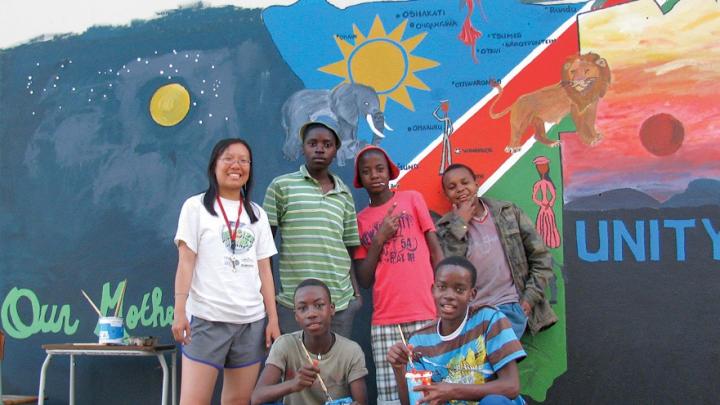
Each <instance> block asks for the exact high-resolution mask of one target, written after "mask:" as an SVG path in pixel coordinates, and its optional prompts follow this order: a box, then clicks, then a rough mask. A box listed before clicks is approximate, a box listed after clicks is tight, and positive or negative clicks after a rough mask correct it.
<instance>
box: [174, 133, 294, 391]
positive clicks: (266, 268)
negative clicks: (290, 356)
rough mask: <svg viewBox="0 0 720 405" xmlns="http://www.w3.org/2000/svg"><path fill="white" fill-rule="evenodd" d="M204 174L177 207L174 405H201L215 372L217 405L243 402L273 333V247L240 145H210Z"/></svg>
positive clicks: (276, 332)
mask: <svg viewBox="0 0 720 405" xmlns="http://www.w3.org/2000/svg"><path fill="white" fill-rule="evenodd" d="M207 176H208V183H209V184H208V188H207V190H206V191H205V192H204V193H202V194H198V195H195V196H192V197H190V198H188V199H187V200H186V201H185V203H184V204H183V207H182V210H181V212H180V219H179V221H178V228H177V233H176V235H175V244H176V245H177V247H178V256H179V258H178V266H177V273H176V276H175V319H174V322H173V326H172V332H173V336H174V337H175V340H176V341H177V342H178V343H180V344H182V353H183V358H182V380H181V381H182V385H181V390H180V403H181V404H209V403H210V401H211V400H212V394H213V390H214V387H215V382H216V380H217V376H218V373H219V371H220V370H222V371H223V389H222V402H223V403H233V404H235V403H238V404H249V403H250V395H251V393H252V390H253V387H254V386H255V381H256V380H257V376H258V372H259V370H260V362H261V361H262V359H263V358H264V357H265V353H266V350H267V349H268V348H269V347H270V345H271V344H272V342H273V340H275V338H277V337H278V336H280V328H279V326H278V319H277V311H276V308H275V287H274V285H273V279H272V272H271V267H270V257H271V256H272V255H274V254H276V253H277V251H276V249H275V243H274V242H273V237H272V232H271V230H270V224H269V222H268V218H267V214H266V213H265V211H263V209H262V208H261V207H260V206H259V205H257V204H255V203H253V202H252V201H250V189H251V186H252V151H251V149H250V146H249V145H248V144H247V142H245V141H244V140H242V139H238V138H235V139H224V140H221V141H220V142H218V143H217V144H216V145H215V147H214V148H213V151H212V154H211V156H210V162H209V164H208V169H207ZM188 317H190V320H189V319H188Z"/></svg>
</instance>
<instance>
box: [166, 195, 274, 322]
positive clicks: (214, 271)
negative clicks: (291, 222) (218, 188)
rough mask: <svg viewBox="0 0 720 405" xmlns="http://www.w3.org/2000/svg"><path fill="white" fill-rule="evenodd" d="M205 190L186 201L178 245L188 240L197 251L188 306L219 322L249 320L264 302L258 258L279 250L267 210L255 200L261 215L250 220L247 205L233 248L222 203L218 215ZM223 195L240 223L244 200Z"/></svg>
mask: <svg viewBox="0 0 720 405" xmlns="http://www.w3.org/2000/svg"><path fill="white" fill-rule="evenodd" d="M203 195H204V194H199V195H195V196H192V197H190V198H188V199H187V200H186V201H185V203H184V204H183V207H182V210H181V211H180V219H179V220H178V229H177V233H176V234H175V244H176V245H177V244H178V243H179V241H183V242H185V244H186V245H187V246H188V247H189V248H190V250H192V251H193V252H195V254H196V255H197V258H196V260H195V269H194V270H193V278H192V284H191V286H190V296H189V297H188V301H187V306H186V311H187V313H188V315H193V316H197V317H200V318H202V319H205V320H208V321H216V322H228V323H236V324H244V323H250V322H255V321H257V320H260V319H263V318H264V317H265V305H264V303H263V297H262V295H261V294H260V284H261V283H260V273H259V270H258V264H257V262H258V260H261V259H265V258H268V257H270V256H272V255H274V254H276V253H277V250H276V249H275V242H274V240H273V237H272V232H271V230H270V223H269V222H268V218H267V214H266V213H265V211H263V209H262V208H261V207H260V206H259V205H257V204H255V203H252V206H253V208H254V211H255V214H256V216H257V217H258V221H257V222H255V223H254V224H251V223H250V217H248V215H247V212H245V209H244V208H243V212H242V214H241V215H240V225H239V226H238V229H237V237H236V247H235V253H234V254H233V252H232V250H231V249H230V232H229V231H228V227H227V225H226V223H225V219H224V218H223V215H222V211H221V210H220V206H219V205H218V203H217V201H216V202H215V212H217V216H212V215H210V213H209V212H207V210H206V209H205V206H203V204H202V198H203ZM221 201H222V204H223V207H224V208H225V213H226V214H227V216H228V220H229V221H230V226H231V227H232V228H233V229H235V221H236V220H237V212H238V206H239V204H240V202H239V201H231V200H226V199H224V198H221ZM233 262H234V263H235V266H234V267H233Z"/></svg>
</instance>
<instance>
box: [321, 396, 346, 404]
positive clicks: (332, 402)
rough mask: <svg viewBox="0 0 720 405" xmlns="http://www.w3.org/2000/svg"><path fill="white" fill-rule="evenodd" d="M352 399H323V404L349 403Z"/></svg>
mask: <svg viewBox="0 0 720 405" xmlns="http://www.w3.org/2000/svg"><path fill="white" fill-rule="evenodd" d="M352 402H353V399H352V398H351V397H345V398H339V399H334V400H332V401H325V405H350V404H352Z"/></svg>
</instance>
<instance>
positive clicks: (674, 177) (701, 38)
mask: <svg viewBox="0 0 720 405" xmlns="http://www.w3.org/2000/svg"><path fill="white" fill-rule="evenodd" d="M580 46H581V48H582V51H583V52H589V51H592V52H596V53H598V54H600V55H602V56H603V57H604V58H606V59H607V61H608V63H609V65H610V68H611V70H612V75H613V77H612V84H611V85H610V89H609V90H608V93H607V94H606V95H605V97H604V98H603V100H602V101H601V102H600V105H599V108H598V117H597V128H598V131H600V132H601V133H602V134H603V135H604V138H603V141H602V142H601V143H600V144H598V145H597V146H596V147H594V148H587V147H586V146H584V145H581V144H579V143H578V142H576V140H575V139H572V138H570V137H569V138H568V139H563V159H564V166H563V176H564V182H565V191H566V195H568V196H572V195H574V194H575V192H576V189H583V190H590V189H591V188H592V186H593V185H596V186H597V189H598V190H600V191H601V189H602V187H601V186H603V185H604V186H605V187H604V189H608V187H607V186H608V185H611V186H612V187H609V188H618V187H624V186H625V187H633V188H637V189H640V190H642V191H644V192H646V193H648V194H650V195H652V196H654V197H655V198H657V199H659V200H661V201H662V200H664V199H666V198H668V197H670V196H671V195H672V194H674V193H676V192H680V191H682V190H683V189H684V188H685V186H686V185H687V183H688V181H690V180H692V179H693V178H698V177H711V178H718V177H720V165H718V164H717V161H718V159H719V158H720V148H719V146H718V143H720V103H719V102H718V100H717V99H718V94H720V69H718V67H719V66H720V4H718V3H716V2H715V1H713V0H685V1H681V2H679V3H678V4H677V5H676V6H675V8H674V9H673V10H672V11H671V12H669V13H668V14H667V15H663V14H662V12H661V11H660V10H659V8H658V7H657V5H656V4H655V3H654V2H653V1H652V0H638V1H636V2H631V3H627V4H624V5H619V6H615V7H610V8H608V9H605V10H601V11H597V12H594V13H590V14H587V15H583V16H581V18H580ZM658 114H664V115H667V118H668V120H672V119H674V120H677V121H678V122H679V123H680V124H681V125H682V129H683V136H682V137H681V138H682V139H679V138H678V137H677V136H676V137H674V138H673V137H672V136H669V133H668V131H671V129H670V128H671V127H672V126H671V125H670V121H667V122H665V123H664V125H656V126H653V127H652V128H653V131H657V132H656V133H651V132H648V130H647V129H646V130H645V133H644V134H643V136H644V137H645V139H646V144H647V142H648V141H650V142H654V143H655V145H654V146H655V148H659V150H660V151H663V152H666V153H657V150H654V149H653V148H646V146H644V145H643V142H642V139H641V133H640V130H641V127H642V125H643V123H644V122H645V121H646V120H647V119H648V118H650V117H651V116H654V115H658ZM646 128H648V127H647V126H646ZM678 139H679V140H680V142H681V144H680V145H679V148H676V146H677V145H672V144H671V143H672V142H677V141H678ZM675 149H676V150H675ZM673 151H674V152H673ZM667 152H670V153H667ZM578 194H582V192H580V193H578Z"/></svg>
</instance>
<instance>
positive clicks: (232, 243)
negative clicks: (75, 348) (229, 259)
mask: <svg viewBox="0 0 720 405" xmlns="http://www.w3.org/2000/svg"><path fill="white" fill-rule="evenodd" d="M230 250H232V252H233V253H235V241H234V240H233V241H232V242H230Z"/></svg>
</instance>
